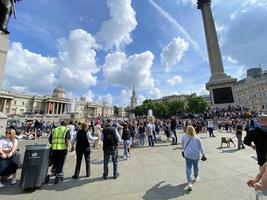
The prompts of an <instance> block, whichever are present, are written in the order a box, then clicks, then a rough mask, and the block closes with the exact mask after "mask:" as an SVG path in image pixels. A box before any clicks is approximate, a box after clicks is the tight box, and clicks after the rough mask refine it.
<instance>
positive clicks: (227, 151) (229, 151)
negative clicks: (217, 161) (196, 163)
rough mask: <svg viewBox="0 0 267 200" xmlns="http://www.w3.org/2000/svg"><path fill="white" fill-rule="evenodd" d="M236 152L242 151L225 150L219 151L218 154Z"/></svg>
mask: <svg viewBox="0 0 267 200" xmlns="http://www.w3.org/2000/svg"><path fill="white" fill-rule="evenodd" d="M236 151H242V150H239V149H227V150H224V149H223V150H222V151H220V153H234V152H236Z"/></svg>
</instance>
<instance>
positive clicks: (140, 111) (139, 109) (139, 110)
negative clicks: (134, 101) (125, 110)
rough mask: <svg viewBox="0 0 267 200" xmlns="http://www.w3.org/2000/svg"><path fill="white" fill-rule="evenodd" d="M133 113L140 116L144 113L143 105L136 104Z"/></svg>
mask: <svg viewBox="0 0 267 200" xmlns="http://www.w3.org/2000/svg"><path fill="white" fill-rule="evenodd" d="M134 114H135V115H136V116H142V115H144V108H143V105H141V106H136V107H135V109H134Z"/></svg>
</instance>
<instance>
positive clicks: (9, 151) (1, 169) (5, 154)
mask: <svg viewBox="0 0 267 200" xmlns="http://www.w3.org/2000/svg"><path fill="white" fill-rule="evenodd" d="M17 146H18V140H17V139H16V132H15V130H14V129H8V130H7V131H6V135H5V137H4V138H2V139H1V140H0V188H2V187H4V185H3V184H2V183H1V177H2V176H9V175H12V179H11V184H12V185H14V184H16V171H17V169H18V164H19V163H18V160H17V158H16V156H15V154H16V151H17Z"/></svg>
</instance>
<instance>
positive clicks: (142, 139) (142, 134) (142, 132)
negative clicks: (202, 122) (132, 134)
mask: <svg viewBox="0 0 267 200" xmlns="http://www.w3.org/2000/svg"><path fill="white" fill-rule="evenodd" d="M138 133H139V140H140V146H141V147H142V146H144V145H145V128H144V125H143V123H140V124H139V126H138Z"/></svg>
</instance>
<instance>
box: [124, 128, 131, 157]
mask: <svg viewBox="0 0 267 200" xmlns="http://www.w3.org/2000/svg"><path fill="white" fill-rule="evenodd" d="M130 138H131V133H130V130H129V126H128V124H127V123H124V124H123V130H122V139H123V149H124V153H123V159H124V160H128V149H129V145H130Z"/></svg>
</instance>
